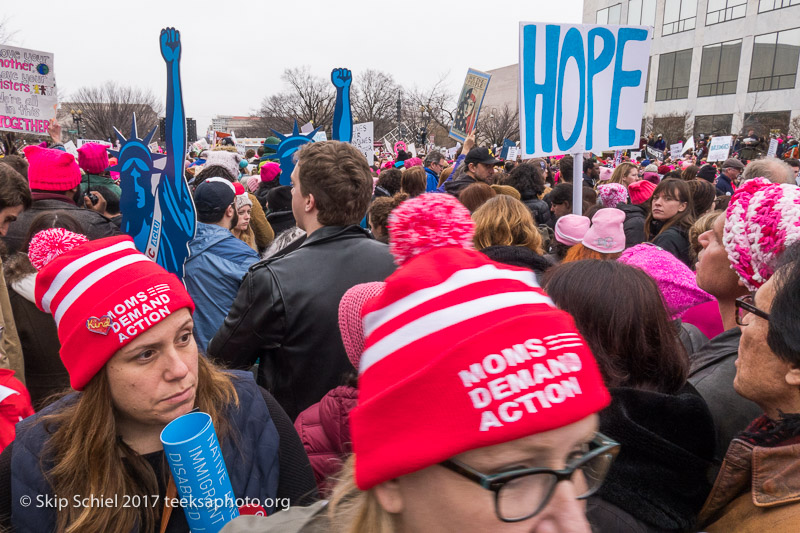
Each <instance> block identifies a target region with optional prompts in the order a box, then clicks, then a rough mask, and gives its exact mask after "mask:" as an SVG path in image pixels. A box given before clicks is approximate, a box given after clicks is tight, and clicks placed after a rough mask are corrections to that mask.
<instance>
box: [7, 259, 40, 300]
mask: <svg viewBox="0 0 800 533" xmlns="http://www.w3.org/2000/svg"><path fill="white" fill-rule="evenodd" d="M3 274H4V275H5V278H6V283H8V285H9V286H10V287H11V288H12V289H14V291H16V292H17V294H19V295H20V296H22V297H23V298H25V299H26V300H28V301H29V302H31V303H34V304H35V303H36V297H35V296H34V291H35V289H36V267H34V266H33V265H32V264H31V261H30V259H28V255H27V254H24V253H22V252H17V253H15V254H12V255H11V256H10V257H9V258H8V259H6V260H5V261H4V262H3Z"/></svg>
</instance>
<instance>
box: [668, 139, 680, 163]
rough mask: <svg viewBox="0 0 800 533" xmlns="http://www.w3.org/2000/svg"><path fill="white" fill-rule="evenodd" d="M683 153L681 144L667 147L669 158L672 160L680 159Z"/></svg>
mask: <svg viewBox="0 0 800 533" xmlns="http://www.w3.org/2000/svg"><path fill="white" fill-rule="evenodd" d="M682 152H683V143H675V144H670V145H669V156H670V157H671V158H672V159H680V158H681V153H682Z"/></svg>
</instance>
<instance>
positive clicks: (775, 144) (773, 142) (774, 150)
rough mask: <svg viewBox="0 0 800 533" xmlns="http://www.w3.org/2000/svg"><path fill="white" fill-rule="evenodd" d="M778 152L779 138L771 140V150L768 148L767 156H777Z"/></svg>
mask: <svg viewBox="0 0 800 533" xmlns="http://www.w3.org/2000/svg"><path fill="white" fill-rule="evenodd" d="M777 153H778V139H772V140H771V141H769V150H767V157H775V154H777Z"/></svg>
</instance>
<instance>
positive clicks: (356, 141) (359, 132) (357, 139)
mask: <svg viewBox="0 0 800 533" xmlns="http://www.w3.org/2000/svg"><path fill="white" fill-rule="evenodd" d="M373 141H374V136H373V128H372V122H364V123H362V124H353V140H352V141H350V144H352V145H353V146H355V147H356V148H358V150H359V151H360V152H361V153H362V154H364V157H366V158H367V164H369V166H372V165H374V164H375V146H374V144H373Z"/></svg>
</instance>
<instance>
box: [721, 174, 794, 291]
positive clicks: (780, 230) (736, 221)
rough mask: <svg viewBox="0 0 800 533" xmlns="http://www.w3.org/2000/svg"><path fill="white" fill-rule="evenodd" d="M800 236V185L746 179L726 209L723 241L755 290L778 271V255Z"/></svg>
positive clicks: (732, 261)
mask: <svg viewBox="0 0 800 533" xmlns="http://www.w3.org/2000/svg"><path fill="white" fill-rule="evenodd" d="M798 240H800V188H798V187H796V186H794V185H789V184H786V183H771V182H770V181H769V180H767V179H766V178H755V179H752V180H749V181H746V182H745V183H744V185H742V186H741V187H740V188H739V189H737V190H736V192H735V193H734V194H733V197H732V198H731V202H730V204H729V205H728V210H727V211H726V213H725V229H724V231H723V233H722V244H723V246H725V250H726V251H727V252H728V259H730V262H731V265H732V267H733V269H734V270H735V271H736V273H737V274H738V275H739V278H740V279H741V280H742V283H744V284H745V286H746V287H747V288H748V289H749V290H751V291H754V290H756V289H758V288H759V287H761V286H762V285H763V284H764V283H766V282H767V280H768V279H769V278H770V277H772V274H774V273H775V266H776V263H777V262H778V258H779V257H780V255H781V254H782V253H783V251H784V250H786V248H788V247H789V246H791V245H792V244H794V243H795V242H797V241H798Z"/></svg>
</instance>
